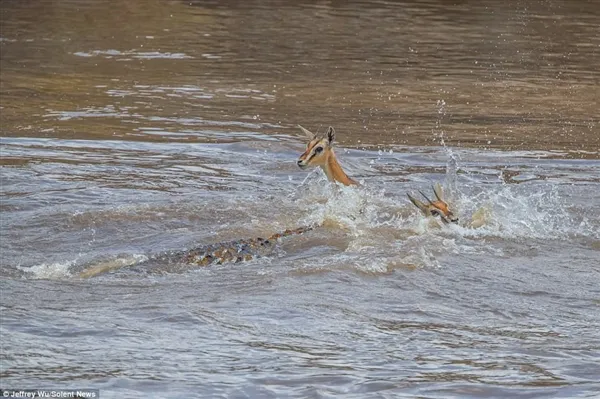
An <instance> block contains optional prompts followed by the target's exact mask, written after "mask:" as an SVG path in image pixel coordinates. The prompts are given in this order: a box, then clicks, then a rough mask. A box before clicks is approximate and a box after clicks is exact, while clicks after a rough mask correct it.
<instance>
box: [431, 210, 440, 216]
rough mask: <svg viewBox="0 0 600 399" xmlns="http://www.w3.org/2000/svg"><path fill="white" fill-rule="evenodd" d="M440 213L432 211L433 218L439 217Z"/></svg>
mask: <svg viewBox="0 0 600 399" xmlns="http://www.w3.org/2000/svg"><path fill="white" fill-rule="evenodd" d="M439 215H440V213H439V212H438V211H431V216H439Z"/></svg>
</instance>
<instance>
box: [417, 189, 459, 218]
mask: <svg viewBox="0 0 600 399" xmlns="http://www.w3.org/2000/svg"><path fill="white" fill-rule="evenodd" d="M419 193H421V195H422V196H423V198H425V200H427V203H424V202H422V201H419V200H418V199H416V198H415V197H413V196H412V195H410V194H406V195H408V199H409V200H410V202H412V203H413V204H414V205H415V206H416V207H417V208H419V209H420V210H421V212H422V213H423V215H425V216H432V217H437V216H439V217H440V219H441V220H442V222H444V223H446V224H447V223H458V217H456V216H454V213H452V211H451V210H450V208H449V207H448V204H447V203H446V201H444V190H443V189H442V186H441V185H440V183H436V184H435V185H434V186H433V193H434V194H435V197H436V198H437V201H432V200H430V199H429V198H428V197H427V196H426V195H425V194H423V193H422V192H421V191H419Z"/></svg>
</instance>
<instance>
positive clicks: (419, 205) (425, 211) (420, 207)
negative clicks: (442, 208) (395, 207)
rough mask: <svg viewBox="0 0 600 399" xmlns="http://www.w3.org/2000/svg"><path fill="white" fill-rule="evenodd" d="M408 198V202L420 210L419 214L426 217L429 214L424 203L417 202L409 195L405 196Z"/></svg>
mask: <svg viewBox="0 0 600 399" xmlns="http://www.w3.org/2000/svg"><path fill="white" fill-rule="evenodd" d="M406 195H407V196H408V199H409V200H410V202H412V203H413V204H414V206H416V207H417V208H419V209H420V210H421V212H423V213H424V214H425V215H428V214H429V212H428V210H429V208H427V205H425V204H424V203H422V202H421V201H419V200H418V199H416V198H415V197H413V196H412V195H410V194H406Z"/></svg>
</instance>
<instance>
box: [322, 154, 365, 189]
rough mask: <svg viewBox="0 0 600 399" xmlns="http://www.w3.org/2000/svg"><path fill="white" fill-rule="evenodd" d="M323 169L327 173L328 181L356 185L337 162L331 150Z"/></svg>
mask: <svg viewBox="0 0 600 399" xmlns="http://www.w3.org/2000/svg"><path fill="white" fill-rule="evenodd" d="M323 171H324V172H325V174H326V175H327V178H328V179H329V181H337V182H340V183H342V184H344V185H346V186H352V185H358V183H357V182H356V181H354V180H352V179H351V178H349V177H348V175H346V173H345V172H344V170H343V169H342V167H341V166H340V164H339V163H338V161H337V159H336V157H335V154H334V153H333V150H331V152H330V153H329V156H328V157H327V161H326V162H325V165H323Z"/></svg>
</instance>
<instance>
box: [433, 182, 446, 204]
mask: <svg viewBox="0 0 600 399" xmlns="http://www.w3.org/2000/svg"><path fill="white" fill-rule="evenodd" d="M433 193H434V194H435V196H436V198H437V199H438V201H444V199H443V198H444V189H442V185H441V184H440V183H435V184H434V185H433Z"/></svg>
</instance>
